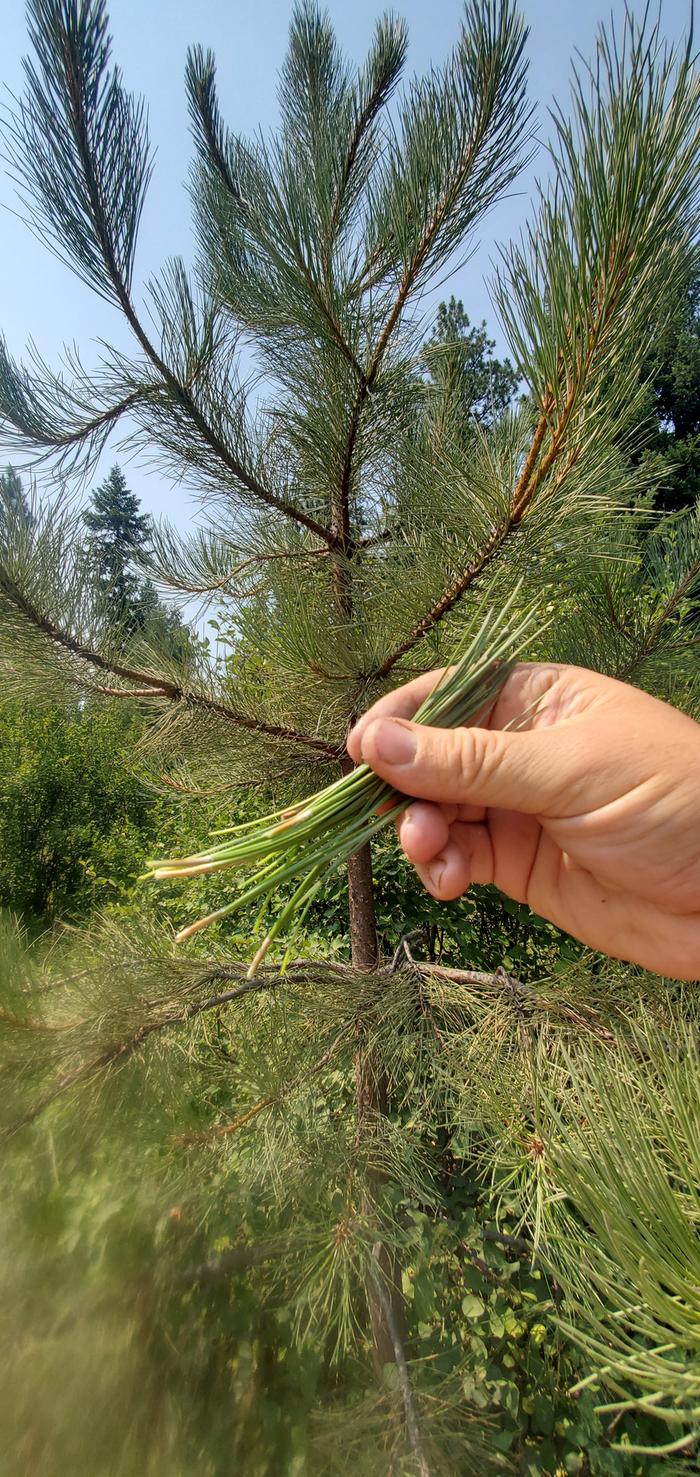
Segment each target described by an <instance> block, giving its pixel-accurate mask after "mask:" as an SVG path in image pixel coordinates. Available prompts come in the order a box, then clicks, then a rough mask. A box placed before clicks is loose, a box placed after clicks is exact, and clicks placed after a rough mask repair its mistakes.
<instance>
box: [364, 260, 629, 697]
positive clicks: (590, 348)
mask: <svg viewBox="0 0 700 1477" xmlns="http://www.w3.org/2000/svg"><path fill="white" fill-rule="evenodd" d="M617 246H618V249H619V250H620V252H621V256H620V261H619V264H618V266H617V270H616V273H613V285H612V288H610V289H608V288H607V287H606V284H605V282H604V281H603V282H602V283H600V284H598V285H597V286H596V290H595V293H594V296H593V305H592V306H593V321H592V322H591V323H590V327H589V331H588V337H587V341H586V348H585V354H584V355H583V356H582V358H581V359H580V360H579V361H578V363H577V365H576V372H575V373H574V374H573V375H572V376H571V379H570V380H569V377H568V374H567V375H566V379H567V386H568V387H567V393H566V399H565V401H564V404H563V406H562V408H561V411H560V412H559V413H558V418H557V421H556V424H555V425H554V426H553V427H552V426H551V421H550V417H551V414H552V411H553V409H554V407H555V397H554V391H553V389H552V386H551V385H550V386H549V387H548V388H547V390H546V392H545V394H544V397H543V401H542V405H541V409H540V414H539V417H538V421H537V426H536V428H535V432H534V435H533V438H532V442H531V444H530V449H529V452H528V455H527V458H526V461H525V464H524V466H523V468H522V471H521V473H520V476H519V477H518V480H517V482H516V485H515V489H514V491H513V496H512V498H511V501H510V504H509V507H508V512H507V514H506V517H505V518H504V519H503V521H502V523H500V524H499V525H497V527H496V528H494V529H493V530H492V532H491V533H490V535H489V537H488V539H487V540H486V543H485V544H484V546H483V548H482V549H481V550H480V552H479V553H478V554H477V555H476V556H475V557H474V558H473V559H472V560H471V561H470V563H469V564H468V565H467V567H466V569H463V570H462V572H461V573H460V574H459V575H458V576H457V577H456V579H454V580H453V582H452V584H451V585H450V586H449V587H448V589H447V590H445V591H444V592H443V594H442V595H441V596H440V598H439V599H438V600H437V601H436V602H435V604H434V605H433V606H431V608H430V610H428V611H427V612H426V614H425V615H424V616H422V618H421V620H420V621H418V622H417V624H416V625H415V626H414V627H413V630H412V631H411V632H410V633H409V635H408V636H407V637H406V638H405V640H404V641H402V642H401V643H400V645H399V646H397V647H395V649H394V650H393V651H392V652H390V653H389V655H388V656H387V657H386V658H385V660H384V661H383V662H382V663H381V665H380V666H379V667H377V668H376V669H375V670H374V671H373V672H369V673H365V674H364V676H365V679H366V680H367V681H375V680H380V679H381V678H384V677H387V676H388V675H389V672H391V670H392V669H393V667H395V665H396V663H397V662H398V661H400V660H401V658H402V657H403V656H405V655H406V654H407V653H408V652H409V651H411V650H412V649H413V647H414V646H416V645H417V644H418V642H419V641H421V640H422V639H423V637H424V636H426V635H427V634H428V632H429V631H432V630H433V629H434V627H435V626H436V625H437V624H438V623H439V622H440V621H441V620H443V618H444V617H445V616H446V615H447V614H448V613H449V611H451V610H452V609H453V608H454V606H455V605H456V604H457V603H458V601H459V600H461V599H462V596H463V595H464V594H465V593H466V591H467V590H468V589H469V588H470V586H471V585H472V584H473V583H474V581H475V580H476V579H478V577H479V576H480V575H481V574H482V573H483V571H484V570H485V569H486V568H487V567H488V566H489V565H490V564H491V563H492V562H493V560H494V558H495V557H496V555H497V554H498V552H499V551H500V549H501V546H502V545H503V543H504V542H505V540H506V539H507V538H508V537H509V536H510V535H511V534H512V533H513V532H514V531H515V530H516V529H517V528H518V527H519V526H520V524H521V523H522V521H523V518H524V517H525V514H526V513H527V512H528V510H529V508H530V507H531V505H532V502H533V499H534V498H535V496H536V494H537V493H538V491H539V489H540V487H541V486H542V483H543V482H544V480H545V478H546V477H547V476H548V474H549V472H550V471H551V469H552V467H553V466H554V464H555V462H556V459H557V457H558V456H559V453H560V451H561V448H562V444H563V443H564V438H565V435H566V431H567V429H568V426H569V422H570V420H571V417H572V415H573V412H574V408H575V406H576V401H577V399H578V398H579V395H580V393H581V390H582V388H583V387H584V386H585V384H586V380H587V376H588V374H589V371H590V367H591V364H592V362H593V357H594V354H595V352H596V350H597V349H598V348H599V347H600V345H601V344H602V343H603V342H604V340H605V336H606V333H607V330H608V328H609V325H610V322H611V320H612V318H613V317H614V313H615V309H616V307H617V304H618V302H619V299H620V294H621V292H622V289H623V287H624V284H625V281H626V279H627V276H628V273H629V268H630V253H629V250H628V249H625V243H624V240H622V241H620V242H618V243H617ZM612 265H614V263H611V266H612ZM559 366H560V375H561V376H562V377H563V376H564V373H565V365H564V356H563V351H560V353H559ZM548 429H551V441H550V445H549V448H548V450H547V452H546V454H545V455H544V456H543V457H542V459H541V460H540V453H541V451H542V447H543V444H544V440H545V436H546V434H547V431H548ZM579 456H580V448H578V447H574V448H573V450H572V453H571V455H570V456H569V459H568V461H567V463H566V466H565V467H564V468H563V469H562V471H561V472H560V473H559V476H558V477H557V479H556V483H555V486H556V487H559V486H560V485H561V483H562V481H563V480H564V477H565V476H567V475H568V473H569V471H570V470H571V469H572V467H573V466H574V465H575V464H576V462H577V461H578V459H579Z"/></svg>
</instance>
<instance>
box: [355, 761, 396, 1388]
mask: <svg viewBox="0 0 700 1477" xmlns="http://www.w3.org/2000/svg"><path fill="white" fill-rule="evenodd" d="M348 767H351V766H349V765H348ZM348 905H349V912H350V946H351V951H352V962H353V965H354V967H355V969H366V970H374V969H376V968H377V967H378V964H379V947H378V943H377V927H376V919H375V911H374V885H373V874H372V851H371V847H370V846H369V844H367V845H366V846H363V847H362V849H361V850H360V851H358V852H356V853H355V855H354V856H353V857H351V858H350V861H349V862H348ZM355 1084H356V1101H357V1133H358V1138H359V1139H360V1140H361V1141H362V1142H365V1141H366V1139H367V1136H368V1135H371V1134H376V1133H377V1132H378V1129H379V1120H380V1118H381V1117H383V1116H384V1114H386V1112H387V1108H388V1083H387V1078H386V1073H385V1072H384V1070H383V1068H382V1066H381V1063H380V1062H378V1061H377V1059H376V1057H375V1056H374V1055H373V1054H372V1052H371V1051H369V1050H368V1048H367V1042H366V1028H365V1024H364V1023H360V1025H359V1026H358V1031H357V1054H356V1057H355ZM376 1189H377V1190H379V1189H380V1184H379V1180H378V1179H377V1181H376ZM374 1191H375V1186H371V1188H370V1193H369V1194H367V1195H366V1196H365V1198H364V1203H363V1205H362V1213H363V1215H365V1216H367V1217H371V1216H372V1215H373V1213H374V1208H373V1205H372V1199H373V1196H374ZM374 1254H375V1261H376V1263H377V1270H378V1272H379V1275H380V1277H381V1278H382V1285H383V1296H381V1295H380V1293H379V1292H378V1290H377V1287H376V1286H375V1284H374V1282H373V1280H372V1279H370V1281H369V1282H368V1286H367V1305H368V1310H369V1319H370V1326H371V1329H372V1361H373V1364H374V1369H375V1373H376V1376H377V1378H378V1379H381V1378H382V1375H383V1370H384V1366H385V1365H386V1364H393V1363H394V1359H395V1353H394V1338H393V1332H392V1326H391V1325H392V1322H393V1327H394V1329H396V1328H399V1329H401V1328H403V1325H404V1318H403V1299H402V1295H401V1291H400V1285H399V1279H398V1268H397V1266H396V1262H395V1258H394V1257H393V1255H392V1253H391V1252H390V1251H389V1250H388V1249H387V1247H386V1246H384V1245H383V1244H382V1243H381V1242H377V1244H376V1246H375V1253H374ZM387 1309H388V1316H387Z"/></svg>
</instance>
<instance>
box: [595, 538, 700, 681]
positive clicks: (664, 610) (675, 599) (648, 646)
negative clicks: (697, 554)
mask: <svg viewBox="0 0 700 1477" xmlns="http://www.w3.org/2000/svg"><path fill="white" fill-rule="evenodd" d="M699 574H700V560H698V561H697V563H696V564H693V565H691V567H690V569H688V570H686V573H685V574H684V576H683V578H682V580H681V581H680V583H679V584H678V585H676V588H675V590H673V591H672V592H671V594H670V595H669V597H668V599H667V601H666V602H665V604H664V605H662V607H661V610H660V611H659V614H658V615H657V617H656V620H655V621H653V622H652V625H651V626H650V628H649V630H648V631H647V634H646V636H645V638H644V642H643V644H642V646H641V648H640V650H639V651H638V652H637V654H636V656H633V657H631V658H630V659H629V661H627V662H626V663H625V664H624V666H623V667H621V668H620V669H619V670H618V671H616V673H615V676H616V677H617V678H618V680H619V681H620V682H625V681H628V680H629V678H630V677H631V676H632V673H633V672H635V671H636V669H637V667H640V666H641V665H642V664H643V662H645V661H646V660H647V658H648V657H650V656H651V654H652V652H653V651H654V648H655V646H656V644H657V642H658V639H659V637H660V635H661V632H662V631H663V628H664V626H665V624H666V622H667V621H668V620H670V619H671V616H673V615H675V614H676V611H677V609H678V606H679V605H680V603H681V600H682V599H683V596H684V595H685V594H687V592H688V590H689V589H690V588H691V587H692V585H693V584H694V582H695V580H696V579H697V577H698V575H699ZM623 634H624V635H626V634H627V633H626V632H623ZM628 639H630V640H631V638H628ZM685 644H687V645H688V646H690V645H694V644H695V643H694V642H690V641H689V642H688V643H681V645H682V646H683V645H685Z"/></svg>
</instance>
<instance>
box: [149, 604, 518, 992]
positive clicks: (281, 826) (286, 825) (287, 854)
mask: <svg viewBox="0 0 700 1477" xmlns="http://www.w3.org/2000/svg"><path fill="white" fill-rule="evenodd" d="M518 593H519V586H518V587H517V588H516V589H515V590H514V591H513V593H512V595H511V597H510V599H509V600H508V602H507V604H506V606H505V607H504V609H503V610H502V611H501V612H500V614H499V615H494V613H493V612H492V611H488V612H487V613H486V614H485V616H484V618H483V620H482V622H481V624H480V625H479V627H478V629H477V631H476V634H475V635H472V636H467V637H466V638H465V639H464V640H463V641H462V642H461V643H460V645H459V646H458V648H457V650H456V652H455V656H454V661H453V663H452V664H451V666H449V667H448V668H446V670H445V673H444V675H443V676H442V677H441V678H440V679H439V681H438V682H437V683H436V685H435V687H434V688H433V690H432V692H430V693H429V695H428V697H427V698H426V699H425V701H424V702H423V703H422V704H421V706H420V707H419V709H418V711H417V712H416V714H415V719H414V721H415V722H416V723H428V724H431V725H432V726H434V727H440V728H457V727H459V726H460V725H461V724H468V723H469V722H470V721H472V720H473V719H474V718H475V717H476V716H477V715H478V714H479V713H481V712H482V711H483V710H484V709H485V708H487V707H488V706H489V704H491V703H492V702H493V700H494V699H495V697H496V696H497V694H498V692H499V690H500V688H501V687H502V686H503V683H504V682H505V680H506V678H507V676H508V673H509V672H510V670H511V668H512V666H513V663H514V662H515V660H516V658H517V655H518V653H519V651H520V650H521V649H522V645H523V641H524V638H525V634H526V632H527V631H529V630H530V628H531V627H532V624H533V620H534V616H535V612H534V611H530V612H529V613H528V614H527V615H526V616H524V617H523V616H522V615H518V614H517V613H515V614H514V613H513V607H514V605H515V602H516V599H517V595H518ZM409 804H410V799H409V798H408V797H407V796H405V795H401V794H399V793H398V792H397V791H396V790H394V789H392V787H391V785H388V784H386V783H385V782H384V780H382V779H380V778H379V777H378V776H377V775H376V774H374V773H373V771H372V770H371V769H370V768H369V766H368V765H367V764H360V765H358V767H357V768H356V769H354V770H352V771H351V773H350V774H347V775H344V776H343V778H342V779H339V780H336V782H335V784H332V785H328V786H327V787H326V789H324V790H319V791H318V792H317V793H316V794H315V795H311V796H310V797H308V798H307V799H305V800H300V801H299V802H298V804H296V805H291V806H289V807H288V808H287V809H285V810H278V811H274V812H273V813H272V814H270V815H266V816H262V817H261V818H260V819H259V820H255V821H247V822H245V823H244V824H243V825H238V826H236V825H234V826H227V827H226V828H225V829H224V830H220V831H214V832H212V833H211V834H212V836H214V837H225V838H226V839H225V840H224V841H222V842H221V844H219V845H215V846H212V847H211V848H210V849H209V850H207V851H203V852H199V853H197V854H196V855H194V856H186V857H175V858H172V859H170V860H162V861H152V862H149V864H148V866H149V871H148V873H147V874H146V875H147V876H150V877H154V878H157V879H159V880H164V881H169V880H170V879H171V878H174V877H197V876H201V875H202V873H207V872H216V871H220V870H222V869H223V868H225V867H241V866H250V865H253V864H257V870H256V871H255V872H254V873H253V876H252V878H251V881H250V885H249V886H248V887H247V888H245V890H244V891H242V892H239V893H238V894H237V896H236V897H235V898H233V900H232V901H231V902H230V903H227V904H226V905H225V906H224V907H223V908H217V910H216V912H214V913H209V914H207V916H206V917H204V918H198V919H197V920H196V922H194V923H190V924H189V925H188V926H187V927H186V928H183V929H182V930H181V931H180V933H178V934H177V937H176V942H177V943H181V942H182V941H183V940H184V939H186V938H189V937H190V935H191V934H193V933H197V932H198V930H199V929H200V928H206V927H207V926H208V924H210V923H216V922H218V920H219V919H221V918H226V917H230V916H231V915H232V914H234V913H237V912H239V911H240V910H241V909H242V908H245V907H246V906H247V905H248V903H252V902H254V901H256V900H257V899H262V900H263V907H262V913H261V917H262V914H264V912H265V910H266V907H267V904H268V902H269V900H270V898H271V896H272V894H273V893H274V892H276V891H277V889H278V888H280V887H282V886H284V884H285V883H288V882H292V881H294V882H297V884H298V885H297V886H296V888H295V890H294V892H293V894H292V896H291V897H290V898H289V901H288V902H287V903H286V904H285V906H284V907H283V908H282V910H281V912H280V913H278V915H277V917H276V919H275V921H274V923H273V924H272V926H271V927H270V929H269V930H268V932H267V934H266V936H265V938H264V939H263V942H262V943H261V945H260V948H259V949H258V950H257V953H256V954H255V957H254V959H253V961H252V963H251V965H250V969H249V971H248V975H249V978H252V977H253V976H254V974H255V971H256V969H257V967H258V965H259V964H260V963H261V961H262V960H263V959H264V957H265V955H266V954H267V951H268V949H269V948H270V945H271V944H272V943H273V941H274V940H275V939H276V938H278V937H279V936H280V935H281V934H282V933H284V931H285V930H286V929H288V928H289V927H290V926H291V925H293V924H294V925H296V928H295V932H296V931H297V930H298V929H299V928H300V927H301V925H302V923H303V921H304V918H305V916H306V913H307V912H308V909H309V907H310V905H311V903H312V901H313V899H314V897H315V896H316V894H317V893H318V892H319V890H320V889H321V888H322V887H323V884H324V882H325V881H326V879H327V877H328V875H329V874H330V873H331V872H332V871H333V870H334V869H335V868H337V867H338V866H340V865H341V863H343V862H345V861H347V859H348V857H350V856H352V855H353V853H354V852H356V851H358V850H359V848H360V847H361V846H363V845H364V843H365V842H366V841H369V840H370V838H371V837H372V836H374V835H375V834H376V832H377V831H379V830H381V829H382V827H383V826H386V825H388V824H389V823H390V821H393V820H395V819H396V817H397V816H398V815H400V814H401V812H402V810H405V808H406V806H407V805H409ZM290 947H291V946H290ZM289 954H290V949H288V950H287V953H286V954H285V957H284V960H283V962H282V969H284V967H285V964H286V963H287V961H288V959H289Z"/></svg>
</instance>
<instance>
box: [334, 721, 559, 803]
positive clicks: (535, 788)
mask: <svg viewBox="0 0 700 1477" xmlns="http://www.w3.org/2000/svg"><path fill="white" fill-rule="evenodd" d="M567 748H568V746H566V747H565V746H564V745H562V744H561V742H560V740H559V739H558V737H557V735H556V733H555V731H554V730H553V729H551V728H548V729H541V730H534V731H532V732H527V733H513V732H510V731H504V730H501V729H491V728H429V727H428V726H427V725H426V724H423V723H409V722H408V721H407V720H406V719H402V718H377V719H375V720H374V722H372V723H369V724H368V725H367V727H366V729H365V730H364V732H363V733H362V759H363V761H364V762H365V763H366V764H369V765H370V767H371V768H372V769H373V770H374V771H375V773H376V774H378V775H380V776H381V778H382V779H384V780H387V781H388V783H389V784H391V785H394V787H395V788H396V789H397V790H401V791H402V792H403V793H404V794H405V795H412V796H415V797H416V798H417V799H420V800H433V801H437V802H438V803H441V802H442V803H450V802H452V803H454V804H457V805H463V804H469V805H485V806H496V807H497V808H498V809H501V810H518V811H521V812H522V813H523V814H526V815H537V814H542V813H546V812H547V811H551V812H552V813H557V812H558V811H559V810H560V809H562V808H564V809H565V807H566V799H565V796H566V791H567V788H568V784H569V783H570V782H571V781H573V782H574V784H575V782H576V775H575V774H572V773H568V774H567V771H570V770H571V768H572V758H573V756H572V754H571V752H570V750H569V752H568V754H567V752H566V749H567Z"/></svg>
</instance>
